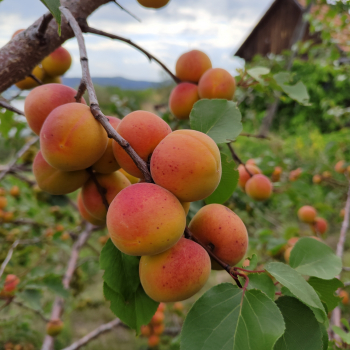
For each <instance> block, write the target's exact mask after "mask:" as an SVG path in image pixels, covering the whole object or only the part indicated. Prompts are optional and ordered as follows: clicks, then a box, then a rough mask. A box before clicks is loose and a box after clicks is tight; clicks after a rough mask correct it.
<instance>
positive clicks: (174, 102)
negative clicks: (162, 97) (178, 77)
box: [169, 82, 199, 119]
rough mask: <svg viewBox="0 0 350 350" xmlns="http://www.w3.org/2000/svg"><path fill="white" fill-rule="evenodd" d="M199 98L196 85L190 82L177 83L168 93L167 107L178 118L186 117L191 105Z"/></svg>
mask: <svg viewBox="0 0 350 350" xmlns="http://www.w3.org/2000/svg"><path fill="white" fill-rule="evenodd" d="M198 100H199V95H198V87H197V85H196V84H192V83H186V82H184V83H180V84H178V85H177V86H176V87H175V88H174V89H173V91H172V92H171V94H170V97H169V108H170V111H171V113H172V114H173V115H174V116H175V117H176V118H178V119H188V118H189V117H190V113H191V110H192V108H193V105H194V104H195V103H196V102H197V101H198Z"/></svg>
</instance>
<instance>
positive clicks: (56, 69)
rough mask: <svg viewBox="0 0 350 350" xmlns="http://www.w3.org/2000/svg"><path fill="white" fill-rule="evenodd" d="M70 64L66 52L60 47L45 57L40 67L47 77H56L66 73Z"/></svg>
mask: <svg viewBox="0 0 350 350" xmlns="http://www.w3.org/2000/svg"><path fill="white" fill-rule="evenodd" d="M71 64H72V57H71V55H70V53H69V52H68V50H66V49H65V48H64V47H62V46H60V47H59V48H57V49H56V50H55V51H54V52H52V53H50V55H48V56H47V57H45V58H44V59H43V60H42V62H41V65H42V67H43V69H44V71H45V73H47V74H48V75H50V76H52V77H57V76H58V75H63V74H64V73H66V72H67V70H68V69H69V68H70V66H71Z"/></svg>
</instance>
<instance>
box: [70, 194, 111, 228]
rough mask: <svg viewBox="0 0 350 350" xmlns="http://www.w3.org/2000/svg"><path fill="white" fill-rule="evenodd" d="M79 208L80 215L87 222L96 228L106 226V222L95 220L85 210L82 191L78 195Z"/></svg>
mask: <svg viewBox="0 0 350 350" xmlns="http://www.w3.org/2000/svg"><path fill="white" fill-rule="evenodd" d="M77 206H78V210H79V214H80V215H81V217H82V218H83V219H85V220H86V221H87V222H90V224H93V225H96V226H104V225H105V221H102V220H98V219H96V218H94V217H93V216H92V215H91V214H90V213H89V212H88V211H87V210H86V208H85V206H84V203H83V198H82V196H81V191H80V192H79V194H78V198H77Z"/></svg>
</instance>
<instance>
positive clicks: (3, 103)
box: [0, 100, 24, 116]
mask: <svg viewBox="0 0 350 350" xmlns="http://www.w3.org/2000/svg"><path fill="white" fill-rule="evenodd" d="M0 107H3V108H5V109H7V110H9V111H11V112H15V113H17V114H19V115H23V116H24V113H23V112H22V111H20V110H19V109H17V108H16V107H13V106H11V105H10V104H9V103H8V102H6V101H3V100H0Z"/></svg>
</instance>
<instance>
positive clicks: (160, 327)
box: [153, 323, 165, 335]
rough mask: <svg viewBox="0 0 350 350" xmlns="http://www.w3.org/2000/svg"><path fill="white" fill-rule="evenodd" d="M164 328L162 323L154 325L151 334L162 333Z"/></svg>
mask: <svg viewBox="0 0 350 350" xmlns="http://www.w3.org/2000/svg"><path fill="white" fill-rule="evenodd" d="M164 328H165V326H164V323H161V324H156V325H154V326H153V334H155V335H161V334H163V332H164Z"/></svg>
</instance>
